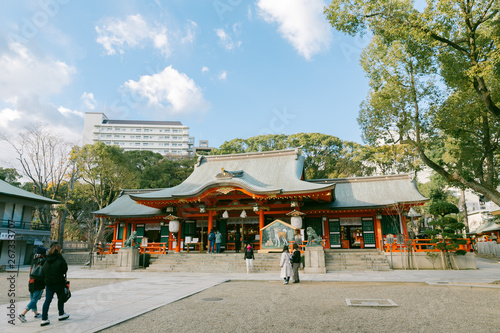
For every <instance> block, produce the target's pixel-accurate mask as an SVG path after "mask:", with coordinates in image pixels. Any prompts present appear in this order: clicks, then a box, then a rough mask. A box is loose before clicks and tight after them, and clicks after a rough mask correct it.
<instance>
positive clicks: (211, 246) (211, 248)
mask: <svg viewBox="0 0 500 333" xmlns="http://www.w3.org/2000/svg"><path fill="white" fill-rule="evenodd" d="M214 244H215V233H214V229H212V230H210V233H209V234H208V253H214Z"/></svg>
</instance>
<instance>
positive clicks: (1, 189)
mask: <svg viewBox="0 0 500 333" xmlns="http://www.w3.org/2000/svg"><path fill="white" fill-rule="evenodd" d="M0 194H4V195H7V196H15V197H19V198H23V199H27V200H34V201H36V202H37V203H38V204H40V203H42V204H57V203H59V201H57V200H52V199H49V198H46V197H43V196H41V195H38V194H35V193H31V192H28V191H25V190H22V189H20V188H19V187H15V186H13V185H10V184H9V183H7V182H5V181H3V180H1V179H0Z"/></svg>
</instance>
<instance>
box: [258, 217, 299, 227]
mask: <svg viewBox="0 0 500 333" xmlns="http://www.w3.org/2000/svg"><path fill="white" fill-rule="evenodd" d="M275 224H283V225H285V226H287V227H289V228H291V229H298V228H295V227H294V226H293V225H291V224H290V223H286V222H285V221H282V220H280V219H276V220H274V221H273V222H271V223H269V224H268V225H266V226H265V227H264V228H261V229H260V230H265V229H267V228H269V227H270V226H273V225H275Z"/></svg>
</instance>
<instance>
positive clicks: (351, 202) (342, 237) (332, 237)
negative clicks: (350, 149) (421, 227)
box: [94, 149, 428, 253]
mask: <svg viewBox="0 0 500 333" xmlns="http://www.w3.org/2000/svg"><path fill="white" fill-rule="evenodd" d="M304 161H305V158H304V156H302V155H301V153H300V149H285V150H278V151H268V152H258V153H243V154H230V155H217V156H200V157H199V159H198V161H197V164H196V165H195V168H194V171H193V173H192V174H191V175H190V176H189V177H188V178H187V179H186V180H185V181H184V182H182V183H181V184H179V185H177V186H174V187H171V188H165V189H143V190H123V191H122V194H121V196H120V197H119V198H118V199H117V200H115V201H114V202H113V203H112V204H110V205H109V206H108V207H105V208H103V209H101V210H99V211H97V212H94V214H95V216H97V217H104V218H107V220H108V221H109V227H110V228H113V231H114V232H113V241H112V244H111V247H110V249H109V252H108V253H114V252H116V251H118V249H119V248H120V247H122V245H123V242H124V241H125V240H126V239H127V238H128V237H129V236H130V235H131V233H132V232H134V231H135V232H136V234H137V236H138V239H137V241H139V242H140V241H141V239H142V238H144V237H147V240H148V247H151V248H152V249H153V248H154V249H156V252H159V253H166V252H167V251H175V252H180V251H185V250H189V249H191V250H196V251H198V250H199V251H200V252H201V251H205V250H206V248H207V243H208V232H209V231H210V230H211V229H212V228H216V229H217V230H218V231H219V232H221V233H222V236H223V237H222V244H221V248H222V249H223V250H224V251H234V250H235V233H236V231H237V230H238V229H239V231H240V233H241V235H242V239H241V244H242V245H243V244H247V243H251V244H253V247H254V249H256V250H262V244H261V240H263V235H262V233H263V230H264V231H265V230H269V229H270V228H267V229H266V226H268V225H270V224H271V223H273V221H276V220H280V221H281V222H284V224H286V225H292V226H293V227H294V228H295V229H296V230H300V232H301V234H302V237H303V239H304V241H305V242H307V233H306V232H304V230H306V229H307V228H308V227H311V228H312V229H314V231H315V232H316V234H317V235H318V236H320V237H321V239H322V240H323V242H322V246H323V247H324V248H325V249H365V248H366V249H369V248H372V249H375V248H376V249H379V250H383V247H384V243H383V240H384V238H385V235H387V234H393V235H395V234H402V235H405V237H407V235H408V232H407V230H406V214H405V213H406V212H408V211H409V209H410V207H412V206H418V205H423V204H424V203H425V202H426V201H427V200H428V199H427V198H425V197H424V196H422V195H421V194H420V193H419V191H418V189H417V187H416V183H415V180H414V179H412V177H411V176H410V175H408V174H403V175H391V176H374V177H352V178H337V179H313V180H307V179H305V170H304ZM278 237H279V236H278ZM286 237H288V242H289V243H293V240H294V237H293V235H290V234H288V235H286ZM264 238H266V240H267V242H268V243H270V244H271V243H272V240H269V237H268V236H265V237H264ZM278 243H279V239H278Z"/></svg>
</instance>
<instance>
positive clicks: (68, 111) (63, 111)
mask: <svg viewBox="0 0 500 333" xmlns="http://www.w3.org/2000/svg"><path fill="white" fill-rule="evenodd" d="M57 111H59V112H60V113H61V114H62V115H63V116H65V117H67V116H70V115H76V116H78V117H81V118H83V112H80V111H78V110H71V109H68V108H65V107H64V106H60V107H58V108H57Z"/></svg>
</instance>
